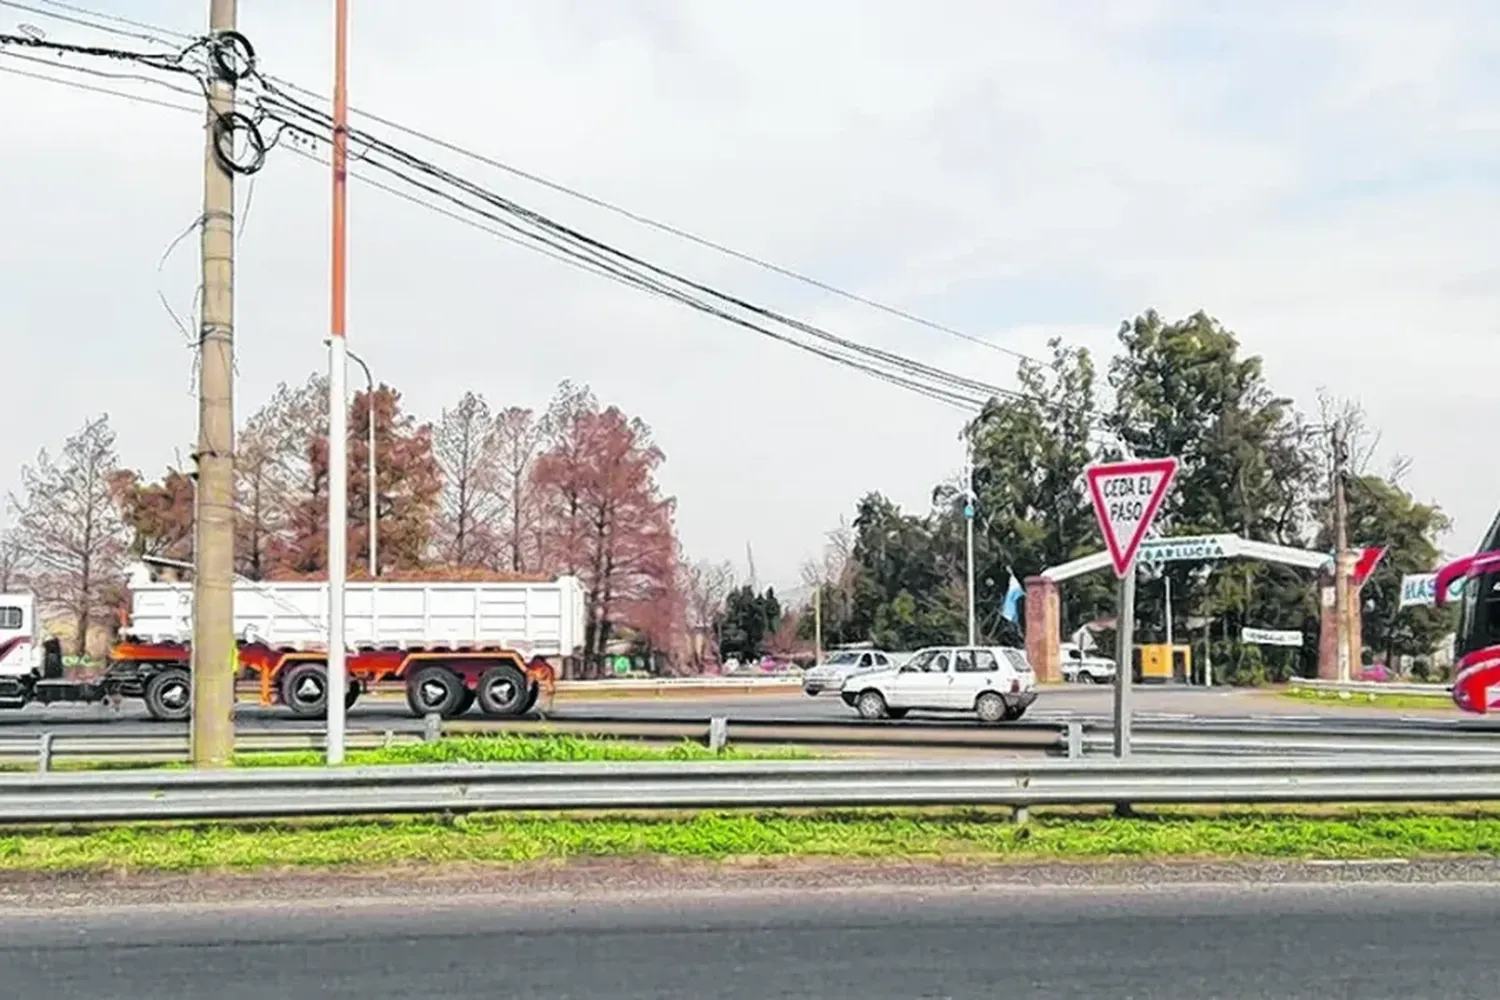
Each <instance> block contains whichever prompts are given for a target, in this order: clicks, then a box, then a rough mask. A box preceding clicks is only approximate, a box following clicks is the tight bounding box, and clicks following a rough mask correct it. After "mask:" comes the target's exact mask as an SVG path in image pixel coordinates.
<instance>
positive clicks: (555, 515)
mask: <svg viewBox="0 0 1500 1000" xmlns="http://www.w3.org/2000/svg"><path fill="white" fill-rule="evenodd" d="M327 399H328V387H327V381H326V379H324V378H323V377H321V376H313V377H311V378H309V379H308V380H307V381H305V382H304V383H302V384H300V385H288V384H282V385H280V386H278V387H277V389H276V390H275V392H273V393H272V395H271V398H270V399H269V400H268V401H266V403H265V404H264V405H262V406H261V407H260V408H259V409H258V410H256V411H255V412H254V413H253V414H251V416H250V417H249V418H248V419H247V420H246V421H245V422H244V425H243V426H242V427H241V428H240V431H239V437H238V442H237V447H236V453H237V454H236V468H235V477H236V478H235V496H236V505H237V511H236V514H237V516H236V539H235V557H236V570H237V572H238V573H239V574H240V575H241V576H243V577H246V578H248V579H251V580H288V579H316V578H319V577H321V576H323V575H325V574H326V571H327V526H328V522H327V492H328V420H327ZM371 420H373V421H374V425H375V450H376V462H375V476H376V482H375V491H374V492H375V496H376V498H377V504H376V507H377V510H376V514H375V518H376V526H377V531H376V534H377V539H376V551H377V558H378V560H379V566H378V568H379V572H380V575H381V576H382V577H391V578H402V579H456V578H457V579H464V578H467V579H527V578H534V579H547V578H551V577H553V576H556V575H560V574H564V573H566V574H571V575H575V576H577V577H578V578H579V579H580V580H581V581H582V583H583V586H584V589H585V592H586V595H587V608H588V617H587V622H586V630H585V642H584V649H583V650H582V654H583V655H582V658H581V659H582V662H583V664H584V669H585V670H597V669H599V666H600V664H601V663H602V662H603V660H604V657H605V655H606V653H607V652H609V651H610V650H611V649H618V648H620V647H621V645H622V644H623V645H624V646H625V647H626V648H628V649H630V650H631V651H633V652H635V653H636V654H638V655H639V656H641V657H643V658H644V659H646V660H652V659H661V658H667V659H670V660H672V661H673V662H678V661H686V660H687V659H690V658H691V656H690V653H691V651H690V649H689V646H690V643H688V642H687V639H688V636H687V629H688V625H687V619H688V604H687V596H686V590H685V587H684V582H685V578H686V577H687V576H688V575H689V574H688V573H687V572H686V569H685V567H684V566H683V565H682V559H681V553H680V551H679V545H678V541H677V536H676V530H675V525H674V513H675V500H674V499H673V498H671V497H668V496H664V495H663V494H662V492H661V490H660V487H659V485H658V483H657V474H658V472H659V470H660V468H661V465H662V463H663V462H664V461H665V455H664V454H663V452H662V450H661V449H660V448H659V447H658V446H657V445H656V443H655V442H654V440H653V438H652V434H651V429H650V428H649V427H648V426H647V425H646V424H645V423H644V422H643V421H641V420H639V419H636V418H633V417H630V416H628V415H627V414H625V413H624V412H622V411H621V410H620V409H619V408H618V407H614V406H607V405H603V404H601V403H600V402H599V400H598V399H597V398H596V397H595V396H594V394H593V393H592V392H591V391H590V390H589V389H588V388H587V387H584V386H578V385H574V384H571V383H568V382H564V383H562V385H561V386H559V388H558V390H557V393H556V394H555V396H554V397H553V398H552V400H551V402H550V403H549V405H548V406H547V407H546V408H545V409H542V410H540V411H538V410H532V409H529V408H526V407H518V406H509V407H504V408H500V409H495V408H492V406H491V405H490V403H489V402H488V401H487V400H486V399H485V398H484V397H483V396H482V395H479V394H477V393H473V392H466V393H464V394H463V396H462V397H460V398H459V399H458V400H457V401H456V402H455V403H454V405H453V406H452V407H450V408H447V409H444V410H443V411H442V413H441V414H440V415H439V417H438V418H437V420H435V421H421V420H419V419H418V418H417V417H416V416H415V415H413V414H411V413H409V412H408V411H407V410H406V409H405V408H404V406H403V403H402V397H401V394H400V393H399V392H398V391H397V390H396V389H394V388H392V387H390V386H388V385H381V386H380V387H378V388H377V389H376V390H375V391H374V392H373V394H372V393H369V392H359V393H356V394H355V395H354V396H353V398H352V400H351V403H350V414H349V441H348V450H349V482H348V491H349V496H348V510H349V525H348V552H349V558H350V566H349V569H350V572H351V575H352V576H353V577H354V578H360V577H365V576H368V570H367V568H366V566H367V563H368V553H369V547H370V534H371V532H370V521H371V518H370V511H369V503H368V499H367V498H368V496H369V485H370V484H369V478H368V471H367V470H368V468H369V465H368V462H367V458H368V449H369V444H368V440H369V428H370V422H371ZM20 478H21V483H20V489H19V490H18V491H16V492H15V493H13V494H12V495H11V496H10V497H9V498H8V507H9V509H10V523H9V524H8V526H7V527H6V528H5V529H4V531H3V532H0V590H6V589H19V588H21V587H25V588H27V589H29V590H31V591H33V592H34V593H36V594H37V595H38V598H39V599H40V601H41V602H42V604H43V607H44V608H45V609H46V611H47V613H48V614H49V616H51V618H52V620H57V619H61V620H62V621H64V622H66V623H67V625H68V627H69V631H71V632H72V636H71V637H70V639H71V642H72V644H73V646H74V648H81V646H82V644H83V643H84V642H85V641H86V640H87V637H89V636H90V635H96V636H97V635H98V634H99V633H100V632H101V631H104V632H107V631H108V629H109V628H110V626H111V625H112V624H113V623H115V622H117V620H118V614H119V612H120V610H122V608H123V606H124V604H125V601H126V597H125V591H124V583H125V580H124V571H125V567H126V565H127V564H128V563H129V562H130V561H131V560H132V559H139V558H141V557H143V556H151V557H159V558H164V559H173V560H191V558H192V552H193V525H194V481H193V478H192V476H191V474H190V473H189V472H188V471H186V470H184V469H180V468H175V467H169V468H167V469H166V470H165V471H164V472H163V473H162V474H161V475H160V476H157V477H151V476H148V475H144V474H142V473H140V472H137V471H134V470H130V469H123V468H121V467H120V462H119V456H118V453H117V449H116V444H115V433H114V431H113V429H112V428H111V426H110V422H109V418H108V416H107V415H101V416H98V417H94V418H92V419H90V420H88V421H87V422H86V423H85V424H84V426H83V427H82V428H80V429H79V430H78V432H77V433H75V434H73V435H72V436H71V437H69V438H68V439H67V440H66V441H64V442H63V444H62V447H61V448H60V449H58V450H56V451H52V450H48V449H43V450H42V451H41V452H39V454H38V455H37V458H36V460H35V462H33V463H30V464H28V465H26V466H24V467H23V468H22V470H21V477H20ZM96 646H97V641H96Z"/></svg>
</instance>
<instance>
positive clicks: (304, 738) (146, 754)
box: [0, 732, 424, 772]
mask: <svg viewBox="0 0 1500 1000" xmlns="http://www.w3.org/2000/svg"><path fill="white" fill-rule="evenodd" d="M423 739H424V736H423V734H420V733H397V732H388V733H350V734H349V735H348V736H347V737H346V741H347V743H346V745H347V746H348V747H349V748H350V749H352V750H374V749H379V748H381V747H389V746H396V745H399V744H410V743H417V742H421V741H422V740H423ZM326 746H327V736H326V735H325V734H324V733H321V732H316V733H266V734H251V735H244V736H240V737H239V738H237V739H236V740H235V745H234V749H235V752H236V753H241V754H243V753H295V752H297V751H302V750H322V749H323V748H324V747H326ZM190 750H191V747H190V745H189V740H188V737H186V736H171V735H157V734H156V733H138V734H130V735H126V734H121V735H118V736H68V735H66V734H61V735H60V734H57V733H51V732H46V733H41V734H40V735H38V736H37V737H35V738H26V737H15V736H7V737H3V738H0V760H3V761H9V762H15V761H20V762H27V761H34V762H35V764H36V769H37V770H38V771H44V772H45V771H49V770H51V768H52V765H53V764H54V763H57V762H61V761H75V762H76V761H106V760H107V761H115V762H130V763H136V762H140V763H146V762H151V763H157V762H175V761H184V760H187V759H188V755H189V752H190Z"/></svg>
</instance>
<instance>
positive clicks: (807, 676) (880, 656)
mask: <svg viewBox="0 0 1500 1000" xmlns="http://www.w3.org/2000/svg"><path fill="white" fill-rule="evenodd" d="M895 663H896V661H895V660H894V659H893V658H892V657H891V655H890V654H889V653H886V652H884V651H882V650H879V649H841V650H838V651H836V652H833V653H830V654H828V658H827V659H825V660H824V661H823V662H822V663H820V664H818V665H817V666H816V667H813V668H812V669H811V670H808V671H807V672H806V673H804V674H803V675H802V690H803V691H804V692H806V693H807V694H809V695H812V696H817V695H819V694H822V693H823V692H824V691H837V690H839V688H841V687H843V684H844V681H846V680H848V679H849V678H850V677H853V676H854V675H855V674H857V673H860V672H862V671H868V670H884V669H888V668H890V667H892V666H894V665H895Z"/></svg>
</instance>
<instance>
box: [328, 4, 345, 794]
mask: <svg viewBox="0 0 1500 1000" xmlns="http://www.w3.org/2000/svg"><path fill="white" fill-rule="evenodd" d="M334 21H335V23H334V32H333V38H334V41H333V157H332V162H333V275H332V285H331V287H332V300H333V301H332V315H331V316H330V323H329V334H330V336H329V338H328V691H327V694H326V701H327V704H328V763H329V765H330V766H332V765H335V764H342V763H343V762H344V707H345V706H344V695H345V692H346V691H347V690H348V687H349V682H348V670H347V665H346V663H345V662H344V583H345V576H346V574H347V572H348V568H349V567H348V558H349V557H348V552H347V546H348V534H347V532H348V523H349V509H348V508H349V404H348V401H347V399H346V393H345V381H346V376H347V374H348V371H347V370H348V361H347V359H346V355H347V354H348V345H347V344H346V343H345V341H344V333H345V327H346V322H345V320H346V316H347V310H346V303H347V288H346V285H345V276H346V274H347V273H348V267H347V258H348V206H349V171H348V164H349V93H348V87H347V79H348V62H349V52H348V50H349V0H334Z"/></svg>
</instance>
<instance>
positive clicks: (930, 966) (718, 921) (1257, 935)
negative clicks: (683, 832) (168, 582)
mask: <svg viewBox="0 0 1500 1000" xmlns="http://www.w3.org/2000/svg"><path fill="white" fill-rule="evenodd" d="M1497 909H1500V885H1495V884H1493V883H1491V884H1456V885H1421V884H1418V885H1392V884H1378V883H1377V884H1370V883H1366V884H1357V885H1350V884H1343V885H1285V884H1282V885H1275V884H1262V885H1237V884H1230V885H1208V886H1204V885H1197V886H1193V885H1188V886H1158V887H1156V888H1104V889H1101V888H1055V887H1054V888H1049V887H1032V888H1028V887H1017V886H1006V887H997V888H983V887H968V888H964V887H956V888H955V887H936V888H926V889H921V890H916V891H910V890H908V891H896V890H875V891H863V892H861V891H858V890H855V891H835V892H831V893H830V892H808V891H802V892H788V891H779V892H773V893H765V892H750V893H735V892H722V891H720V892H711V893H702V894H693V893H681V892H678V893H659V894H656V895H654V896H653V895H651V894H646V895H640V894H636V895H632V896H629V897H624V898H621V897H618V896H616V897H607V898H598V899H588V898H584V899H579V898H565V899H557V898H553V899H547V898H545V897H544V898H541V899H537V900H529V901H521V900H506V901H504V902H502V903H496V902H495V901H494V900H493V899H491V900H483V899H481V900H470V901H467V902H465V901H453V900H450V901H447V902H434V901H424V900H415V901H412V900H408V901H405V902H403V903H400V904H397V903H394V902H387V903H384V904H376V905H362V904H350V903H345V904H342V905H336V904H318V903H303V904H297V903H290V902H288V903H283V904H281V905H278V906H275V907H273V906H268V905H265V904H260V905H253V906H246V907H241V908H237V909H234V908H231V909H214V908H212V907H204V906H189V907H184V908H167V909H154V910H144V911H141V910H131V909H123V910H114V911H111V910H92V911H90V910H84V911H81V912H75V913H70V914H63V915H56V914H52V915H37V914H28V913H14V912H13V913H10V914H9V915H5V916H0V982H3V983H4V984H5V986H4V992H5V995H7V996H15V997H46V998H47V1000H84V998H87V1000H200V998H203V997H213V998H215V1000H248V998H276V1000H312V998H319V1000H328V998H339V997H351V998H352V997H359V998H362V1000H385V998H407V1000H410V998H432V1000H437V998H442V1000H479V998H484V1000H491V998H495V997H512V998H535V1000H543V998H545V1000H564V998H578V997H608V998H630V997H640V998H648V997H649V998H660V1000H668V998H693V1000H697V998H700V997H719V998H726V1000H750V998H754V1000H763V998H768V997H780V998H800V997H808V998H815V997H816V998H827V1000H833V998H839V997H858V998H861V1000H884V998H901V1000H912V998H939V997H945V998H970V997H973V998H983V1000H993V998H996V997H1006V998H1013V997H1038V998H1048V1000H1058V998H1089V1000H1101V998H1112V997H1131V998H1138V1000H1146V998H1160V1000H1176V998H1181V1000H1204V998H1211V997H1216V998H1222V1000H1239V998H1250V997H1256V998H1265V997H1275V998H1286V1000H1296V998H1303V997H1307V998H1317V1000H1340V998H1356V997H1357V998H1360V1000H1383V998H1400V1000H1410V998H1412V997H1443V998H1445V1000H1460V998H1470V997H1473V998H1480V997H1483V998H1493V997H1496V996H1500V963H1497V962H1496V961H1495V958H1494V947H1493V945H1494V919H1493V918H1494V914H1495V912H1496V910H1497Z"/></svg>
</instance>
